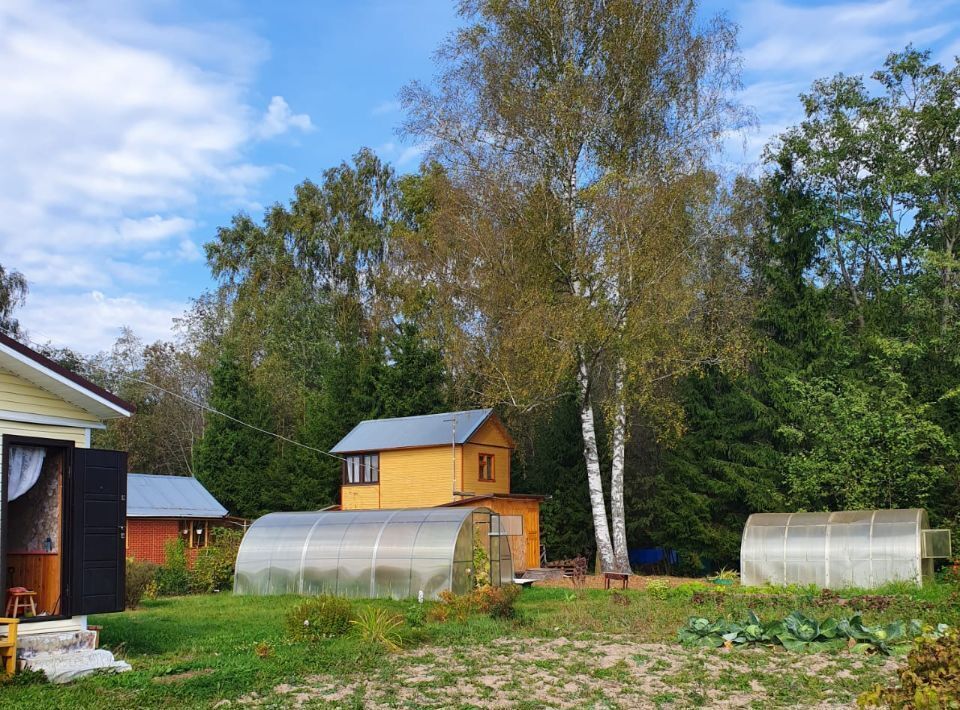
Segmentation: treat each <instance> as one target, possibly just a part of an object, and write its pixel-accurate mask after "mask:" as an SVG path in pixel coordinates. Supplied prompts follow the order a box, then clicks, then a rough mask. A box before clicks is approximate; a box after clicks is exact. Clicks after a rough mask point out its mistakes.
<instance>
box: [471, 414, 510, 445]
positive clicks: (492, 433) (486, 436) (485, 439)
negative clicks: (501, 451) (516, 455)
mask: <svg viewBox="0 0 960 710" xmlns="http://www.w3.org/2000/svg"><path fill="white" fill-rule="evenodd" d="M469 443H471V444H487V445H489V446H503V447H505V448H510V442H509V441H507V438H506V437H505V436H504V435H503V431H501V429H500V427H498V426H497V425H496V424H494V423H493V422H492V421H490V420H489V419H488V420H487V421H486V422H484V424H483V426H481V427H480V428H479V429H478V430H477V431H476V432H475V433H474V435H473V436H471V437H470V441H469Z"/></svg>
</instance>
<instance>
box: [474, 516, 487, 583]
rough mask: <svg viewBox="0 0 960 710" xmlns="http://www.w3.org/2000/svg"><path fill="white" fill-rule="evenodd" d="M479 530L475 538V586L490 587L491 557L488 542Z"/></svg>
mask: <svg viewBox="0 0 960 710" xmlns="http://www.w3.org/2000/svg"><path fill="white" fill-rule="evenodd" d="M483 538H484V536H483V534H482V533H481V532H480V531H479V530H477V531H476V533H475V534H474V537H473V586H474V587H477V588H480V587H488V586H490V555H488V554H487V541H486V540H484V539H483Z"/></svg>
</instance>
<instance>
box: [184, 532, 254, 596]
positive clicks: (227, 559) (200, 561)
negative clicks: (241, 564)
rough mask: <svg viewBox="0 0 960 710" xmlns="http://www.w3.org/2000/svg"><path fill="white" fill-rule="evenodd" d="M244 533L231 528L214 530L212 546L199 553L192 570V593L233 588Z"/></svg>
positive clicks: (211, 540) (211, 538)
mask: <svg viewBox="0 0 960 710" xmlns="http://www.w3.org/2000/svg"><path fill="white" fill-rule="evenodd" d="M242 539H243V533H242V532H241V531H240V530H232V529H230V528H213V530H211V533H210V544H209V545H208V546H207V547H204V548H203V549H202V550H200V551H199V552H198V553H197V559H196V560H194V563H193V568H192V569H191V570H190V591H192V592H199V593H202V594H209V593H211V592H219V591H221V590H223V589H230V588H231V587H232V586H233V568H234V564H235V563H236V560H237V550H239V549H240V541H241V540H242Z"/></svg>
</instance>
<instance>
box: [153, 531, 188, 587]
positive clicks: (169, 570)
mask: <svg viewBox="0 0 960 710" xmlns="http://www.w3.org/2000/svg"><path fill="white" fill-rule="evenodd" d="M163 553H164V563H163V564H162V565H160V568H159V569H158V570H157V574H156V577H155V579H156V582H157V593H158V594H160V595H161V596H178V595H180V594H186V593H187V592H189V591H190V569H189V566H188V565H187V545H186V543H185V542H184V541H183V539H182V538H179V537H178V538H177V539H176V540H167V542H166V543H164V546H163Z"/></svg>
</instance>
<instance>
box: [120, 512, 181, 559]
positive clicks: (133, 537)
mask: <svg viewBox="0 0 960 710" xmlns="http://www.w3.org/2000/svg"><path fill="white" fill-rule="evenodd" d="M178 537H180V521H179V520H170V519H169V518H127V557H133V558H134V559H137V560H146V561H148V562H156V563H157V564H158V565H162V564H163V563H164V561H165V557H164V550H163V546H164V545H165V544H166V543H167V541H168V540H176V539H177V538H178Z"/></svg>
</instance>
